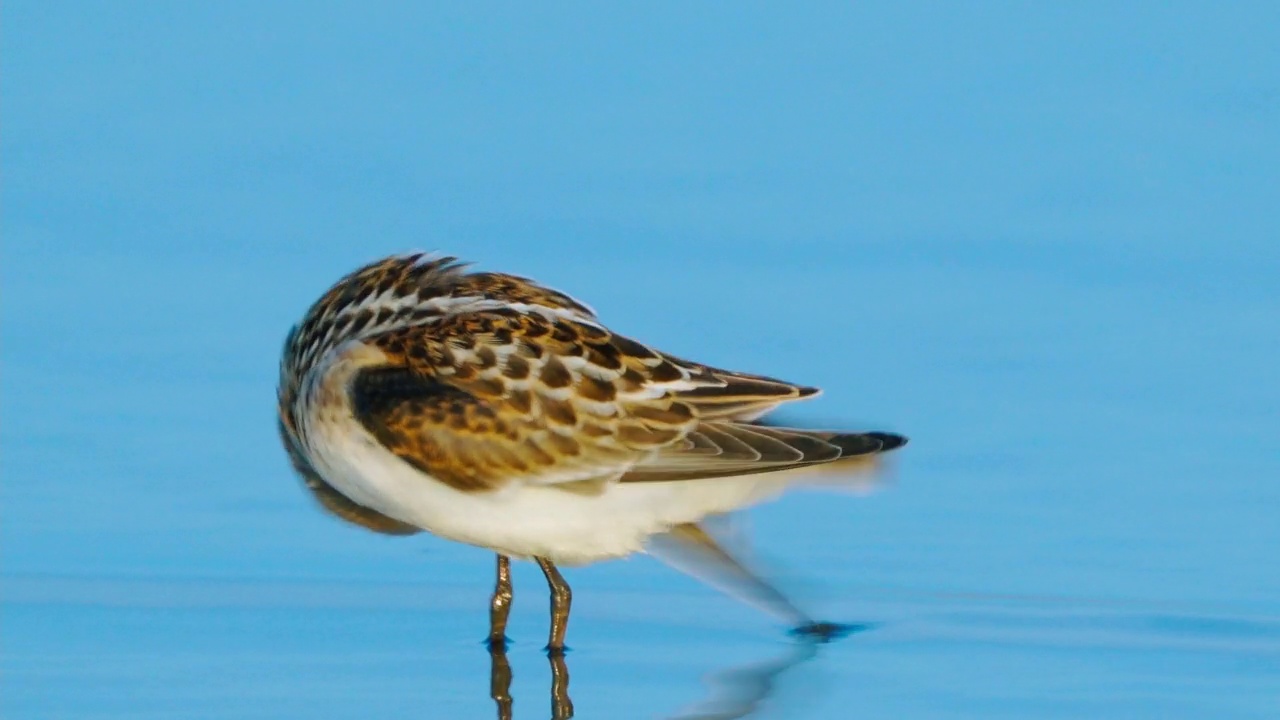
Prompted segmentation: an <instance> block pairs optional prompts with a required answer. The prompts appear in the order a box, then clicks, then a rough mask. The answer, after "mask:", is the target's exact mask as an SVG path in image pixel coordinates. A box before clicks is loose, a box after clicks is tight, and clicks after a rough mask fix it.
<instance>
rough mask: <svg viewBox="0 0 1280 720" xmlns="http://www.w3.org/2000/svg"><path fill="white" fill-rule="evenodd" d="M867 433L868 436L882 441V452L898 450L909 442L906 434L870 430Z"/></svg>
mask: <svg viewBox="0 0 1280 720" xmlns="http://www.w3.org/2000/svg"><path fill="white" fill-rule="evenodd" d="M866 435H867V437H871V438H875V439H876V440H879V441H880V452H889V451H890V450H897V449H898V448H900V447H902V446H903V445H906V444H907V437H906V436H905V435H898V434H897V433H887V432H870V433H867V434H866Z"/></svg>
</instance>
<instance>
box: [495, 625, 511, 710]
mask: <svg viewBox="0 0 1280 720" xmlns="http://www.w3.org/2000/svg"><path fill="white" fill-rule="evenodd" d="M489 697H491V698H493V701H494V702H495V703H497V705H498V720H511V702H512V701H511V663H510V662H509V661H508V660H507V651H506V648H504V647H503V646H502V645H497V644H495V645H490V646H489Z"/></svg>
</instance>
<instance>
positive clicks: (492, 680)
mask: <svg viewBox="0 0 1280 720" xmlns="http://www.w3.org/2000/svg"><path fill="white" fill-rule="evenodd" d="M547 658H548V659H549V660H550V662H551V718H552V720H569V718H572V717H573V700H571V699H570V698H569V665H568V663H566V662H565V659H564V653H563V652H550V653H547ZM489 697H490V698H492V699H493V702H494V704H496V705H497V706H498V720H511V715H512V706H513V705H514V704H515V702H514V700H513V699H512V698H511V661H510V660H508V659H507V651H506V648H505V647H503V646H502V645H490V646H489Z"/></svg>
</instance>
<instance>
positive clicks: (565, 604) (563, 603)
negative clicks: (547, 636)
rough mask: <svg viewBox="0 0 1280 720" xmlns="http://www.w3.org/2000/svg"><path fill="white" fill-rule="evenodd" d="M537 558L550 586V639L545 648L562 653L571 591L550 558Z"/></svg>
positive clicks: (570, 602)
mask: <svg viewBox="0 0 1280 720" xmlns="http://www.w3.org/2000/svg"><path fill="white" fill-rule="evenodd" d="M537 560H538V567H540V568H542V573H543V574H544V575H546V576H547V585H548V586H549V587H550V588H551V641H550V642H548V643H547V650H548V651H549V652H550V653H552V654H553V655H554V654H558V653H563V652H564V631H565V628H567V627H568V626H569V606H570V605H571V604H572V603H573V592H572V591H571V590H570V589H569V583H567V582H565V581H564V578H563V577H560V571H559V570H557V569H556V566H555V565H552V564H551V561H550V560H547V559H546V558H537Z"/></svg>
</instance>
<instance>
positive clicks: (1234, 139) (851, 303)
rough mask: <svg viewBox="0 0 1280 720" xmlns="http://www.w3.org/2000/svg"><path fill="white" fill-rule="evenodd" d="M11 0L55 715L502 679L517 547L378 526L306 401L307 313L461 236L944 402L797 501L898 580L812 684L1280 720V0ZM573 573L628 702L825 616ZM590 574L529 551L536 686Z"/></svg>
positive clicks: (644, 323) (845, 582)
mask: <svg viewBox="0 0 1280 720" xmlns="http://www.w3.org/2000/svg"><path fill="white" fill-rule="evenodd" d="M0 32H2V33H3V62H4V80H3V83H0V100H2V102H3V132H2V135H0V150H2V152H3V163H4V167H3V170H4V178H3V181H4V184H3V248H2V253H3V254H2V256H0V282H2V288H3V301H2V303H0V333H2V337H0V340H2V342H0V360H2V363H3V367H2V370H3V375H2V376H0V390H2V393H3V395H2V398H0V400H2V403H3V415H4V417H3V422H2V423H0V446H2V447H0V470H2V472H3V485H2V487H0V502H2V506H0V510H2V512H3V517H2V521H3V522H2V523H0V548H2V550H3V554H2V556H0V594H2V595H0V596H2V597H3V608H2V611H0V612H2V614H0V623H2V626H0V631H2V635H0V637H2V640H0V683H3V691H2V692H0V714H3V715H4V716H5V717H7V718H45V717H60V718H61V717H77V718H79V717H86V718H87V717H93V718H106V717H113V718H115V717H121V718H123V717H129V718H145V717H173V716H175V715H181V716H188V717H236V718H244V717H264V718H265V717H272V718H280V717H311V716H323V717H335V718H337V717H351V718H356V717H369V716H373V715H378V714H381V715H395V716H413V717H475V716H490V715H491V714H492V713H493V712H494V708H493V704H492V702H491V701H490V700H489V698H488V696H487V693H488V683H489V677H488V672H489V665H488V663H489V659H488V657H487V656H486V655H485V653H484V652H483V651H482V649H481V648H480V646H479V644H478V641H479V639H480V638H481V637H482V636H483V633H484V627H485V622H486V619H487V616H486V614H485V610H486V602H487V593H488V590H489V586H490V583H491V582H492V577H491V573H492V568H491V562H492V560H491V556H490V555H488V554H487V553H485V552H483V551H480V550H476V549H472V548H467V547H460V546H456V545H451V544H448V543H445V542H442V541H439V540H435V539H431V538H426V537H419V538H414V539H408V540H405V539H388V538H383V537H376V536H372V535H369V534H365V533H362V532H361V531H359V530H356V529H352V528H348V527H346V526H343V525H340V524H338V523H337V522H336V521H334V520H332V519H330V518H328V517H326V516H324V515H322V514H321V513H320V512H318V511H317V510H316V508H315V507H314V504H313V503H312V501H311V500H310V499H309V498H308V497H307V496H306V495H305V494H304V493H303V491H302V490H301V489H300V486H299V484H298V482H297V481H296V480H295V479H294V477H293V476H292V474H291V472H290V471H289V469H288V466H287V463H286V462H285V459H284V456H283V453H282V451H281V450H280V448H279V447H278V444H277V440H276V437H275V430H274V415H273V413H274V402H275V396H274V393H275V381H276V372H277V371H276V363H277V361H278V354H279V350H280V345H281V343H282V341H283V338H284V334H285V332H286V331H287V329H288V327H289V326H290V325H291V324H292V323H293V322H295V321H296V320H297V318H298V317H300V315H301V313H302V312H303V311H304V310H305V308H306V307H307V305H308V304H309V303H310V302H311V301H312V300H313V299H314V298H315V297H317V296H318V295H319V294H320V293H321V292H322V291H323V290H324V289H325V288H326V287H327V286H328V285H329V284H330V283H331V282H332V281H334V280H335V279H336V278H337V277H339V276H340V275H341V274H343V273H345V272H346V271H348V270H350V269H352V268H353V267H355V266H357V265H359V264H361V263H363V262H365V261H368V260H371V259H374V258H376V257H380V256H382V255H385V254H389V253H393V252H399V251H402V250H408V249H413V248H424V249H438V250H442V251H447V252H450V253H453V254H457V255H460V256H462V257H464V258H467V259H471V260H475V261H477V262H478V263H479V265H480V266H481V267H483V268H486V269H493V270H503V271H508V272H515V273H518V274H524V275H529V276H533V277H535V278H537V279H539V280H541V281H543V282H545V283H547V284H549V285H551V286H553V287H558V288H560V289H563V290H565V291H568V292H570V293H571V294H574V295H575V296H578V297H580V298H582V299H584V300H585V301H587V302H588V303H590V304H592V305H593V306H594V307H595V308H596V309H597V310H598V311H599V312H600V314H601V315H602V316H603V318H604V319H605V320H606V321H607V322H608V323H609V324H610V325H611V326H613V327H614V328H616V329H618V330H620V331H622V332H625V333H628V334H631V335H633V336H635V337H638V338H640V339H642V340H645V341H648V342H651V343H654V344H656V345H658V346H660V347H662V348H664V349H666V350H668V351H670V352H673V353H676V354H678V355H683V356H690V357H694V358H697V359H699V360H702V361H704V362H709V363H713V364H720V365H726V366H730V367H736V368H741V369H744V370H749V371H754V372H761V373H767V374H773V375H777V376H781V377H784V378H788V379H792V380H795V381H798V382H805V383H809V384H814V385H818V386H821V387H823V388H825V389H826V391H827V392H826V395H825V396H824V397H823V398H821V399H820V400H818V401H815V402H813V403H810V404H807V405H805V406H803V407H797V408H796V409H795V410H794V411H793V412H792V413H791V417H792V418H797V419H802V420H806V421H810V422H815V423H822V424H831V423H844V424H849V425H853V426H868V427H876V428H881V429H890V430H898V431H902V432H905V433H906V434H908V435H910V436H911V438H912V444H911V445H910V446H909V447H908V448H907V449H906V450H905V451H904V452H902V453H901V454H900V457H899V458H898V462H897V463H896V464H895V467H894V471H893V474H892V478H891V480H892V482H891V483H889V485H888V487H886V488H885V490H884V491H883V492H879V493H877V494H873V495H871V496H870V497H866V498H843V497H835V498H833V497H831V496H823V495H804V494H800V495H795V496H791V497H788V498H786V499H784V500H782V501H781V502H778V503H775V504H772V505H768V506H765V507H763V508H760V509H758V510H755V511H752V512H751V513H749V517H748V520H749V521H750V525H751V526H752V528H753V530H754V537H755V541H754V544H755V547H756V548H757V550H758V551H759V552H760V553H761V554H762V555H763V556H764V558H766V559H767V560H768V561H769V563H771V564H772V566H773V567H774V568H775V569H776V571H777V573H778V575H779V576H780V577H782V578H783V579H784V582H785V583H786V584H787V586H788V587H790V588H792V589H793V590H794V591H795V592H796V593H797V594H799V595H800V596H801V597H802V598H804V600H805V601H806V602H807V603H809V605H810V606H811V607H813V608H815V610H816V611H817V612H818V614H820V615H823V616H828V617H834V618H836V619H842V620H855V621H865V622H874V623H878V625H877V627H876V628H875V629H874V630H873V631H870V632H866V633H862V634H859V635H855V636H853V637H852V638H849V639H847V640H845V641H843V642H841V643H839V644H836V645H832V646H829V647H824V648H822V650H821V652H820V653H818V655H817V657H814V658H812V659H810V660H809V661H807V662H800V663H798V664H795V665H794V666H788V669H787V670H786V671H785V672H784V673H783V674H782V675H780V676H779V677H778V679H777V682H776V684H775V691H774V692H773V694H772V695H771V696H770V697H769V698H767V703H766V707H765V708H764V711H765V712H766V714H767V713H773V715H772V716H774V717H789V718H790V717H813V718H828V717H833V718H834V717H848V716H853V715H865V716H867V717H921V718H926V717H927V718H933V717H939V718H942V717H947V718H950V717H982V718H994V717H1008V718H1021V717H1042V718H1049V717H1124V718H1145V717H1151V718H1156V717H1159V718H1176V717H1185V718H1200V717H1215V718H1234V717H1241V718H1253V717H1256V718H1270V717H1275V716H1276V713H1277V712H1280V563H1278V561H1277V548H1280V443H1277V437H1278V436H1280V433H1278V431H1280V373H1277V370H1276V366H1277V361H1276V358H1277V357H1280V332H1277V330H1280V214H1278V213H1277V207H1278V206H1280V202H1278V201H1280V42H1277V37H1280V35H1278V33H1280V4H1276V3H1252V4H1251V3H1244V2H1239V3H1223V4H1211V3H1178V2H1172V3H1126V4H1124V5H1123V6H1119V5H1116V4H1115V3H1102V2H1096V3H1089V2H1076V3H1058V4H1050V3H941V2H938V3H860V4H856V5H854V4H846V3H811V4H806V5H803V6H799V7H789V6H784V5H783V4H771V5H770V4H762V3H732V4H730V3H699V4H686V3H645V4H639V3H637V4H607V5H606V4H588V3H573V4H566V3H561V4H539V5H538V8H537V9H531V8H529V7H527V6H524V5H516V4H490V3H469V4H466V6H465V7H463V6H462V4H457V5H454V6H445V5H444V4H438V5H435V6H429V5H427V4H417V3H400V4H392V3H345V4H343V3H316V2H297V3H286V2H272V3H249V2H234V3H233V2H227V3H200V4H198V3H154V2H136V3H130V2H111V3H105V2H104V3H88V2H72V3H61V4H53V3H40V2H8V3H5V7H4V11H3V28H2V30H0ZM567 576H568V579H569V580H570V582H571V583H573V585H574V588H575V591H576V596H575V600H576V602H575V610H574V613H575V615H574V623H573V626H572V627H571V628H570V642H571V644H572V645H573V646H574V647H575V652H574V653H572V654H571V655H570V657H569V661H570V669H571V671H572V678H573V680H572V687H571V690H572V695H573V697H574V700H575V702H576V704H577V708H578V712H579V716H580V717H655V716H657V717H663V716H670V715H673V714H678V713H680V712H682V711H684V710H688V709H689V708H691V707H693V706H694V705H695V704H696V703H697V702H699V699H700V698H703V696H704V691H705V687H704V685H703V682H704V680H706V679H707V677H708V676H709V675H714V674H716V673H722V672H726V671H732V670H733V669H734V668H740V667H741V666H745V665H751V664H753V663H757V662H769V661H770V660H771V659H775V658H780V657H781V658H784V659H785V658H787V657H788V654H789V653H791V652H793V651H794V650H795V648H794V647H793V646H792V645H790V644H789V643H788V642H787V640H786V638H785V636H784V634H783V633H782V631H781V629H780V628H778V627H776V626H774V625H772V624H771V621H770V620H769V619H768V618H766V617H763V616H761V615H759V614H757V613H756V612H754V611H752V610H750V609H749V608H746V607H743V606H739V605H737V604H735V603H733V602H732V601H730V600H728V599H726V598H723V597H722V596H719V595H716V594H714V593H713V592H712V591H710V590H708V589H705V588H704V587H702V586H700V585H698V584H696V583H695V582H693V581H692V580H689V579H688V578H685V577H684V576H681V575H679V574H676V573H674V572H672V571H671V570H669V569H667V568H665V567H664V566H662V565H660V564H658V563H656V562H654V561H652V560H648V559H643V558H641V559H634V560H629V561H625V562H615V563H610V564H604V565H598V566H593V567H590V568H586V569H581V570H576V571H569V572H568V573H567ZM545 592H546V591H545V588H544V585H543V582H542V579H541V576H540V574H539V573H538V572H537V570H536V568H532V567H531V566H520V567H518V568H517V570H516V605H515V614H514V616H513V626H512V634H513V636H515V639H516V641H517V642H516V645H515V646H514V648H513V650H512V654H511V658H512V665H513V667H514V668H515V674H516V681H515V685H514V686H513V694H514V695H515V696H516V708H515V710H516V717H531V716H537V715H542V714H543V713H544V712H545V711H546V709H547V704H546V703H547V697H546V687H545V686H546V683H547V682H548V670H547V667H546V661H545V660H544V659H542V658H541V657H540V655H539V651H538V648H540V647H541V640H542V638H543V633H544V632H545V623H546V617H545V602H546V594H545ZM786 665H787V663H784V666H786ZM726 682H728V685H729V686H730V687H731V688H732V686H733V685H734V682H732V681H726ZM739 684H742V685H744V686H745V685H749V683H743V682H742V681H739ZM682 709H683V710H682Z"/></svg>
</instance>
